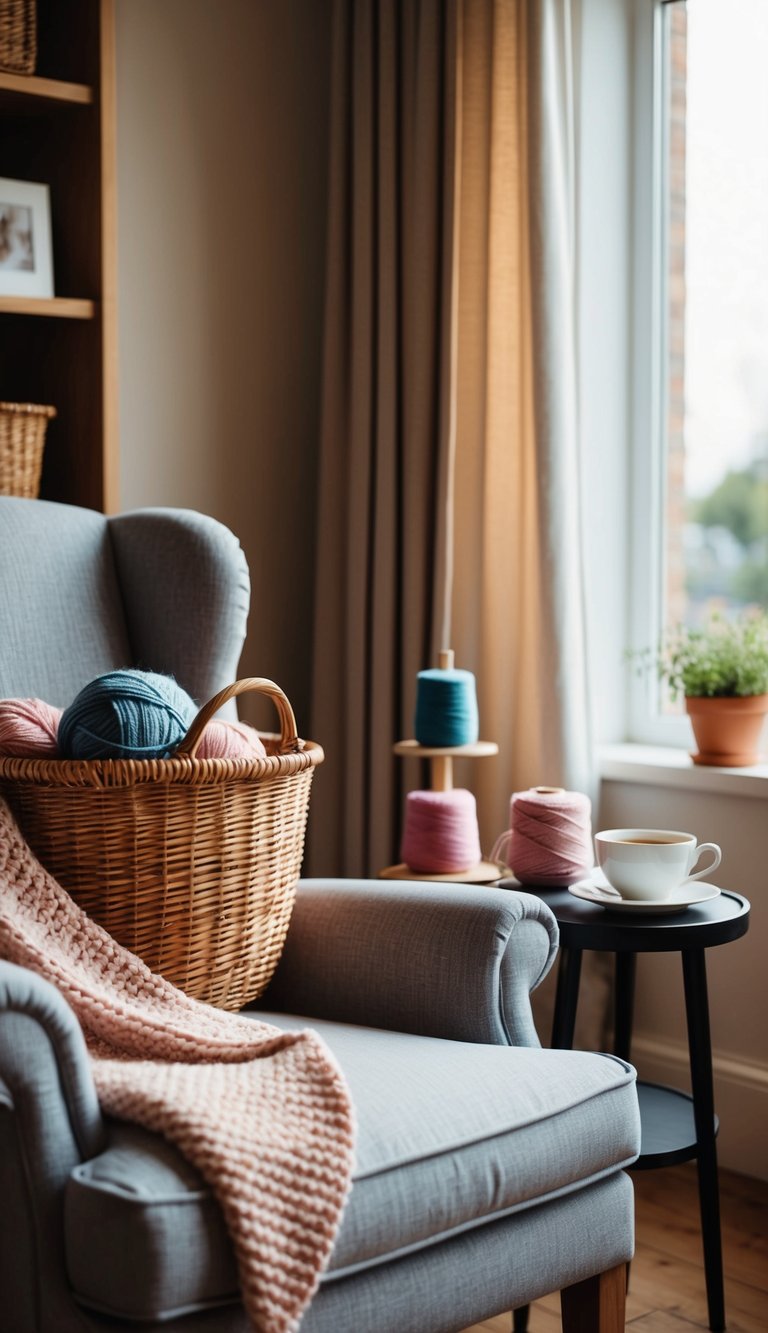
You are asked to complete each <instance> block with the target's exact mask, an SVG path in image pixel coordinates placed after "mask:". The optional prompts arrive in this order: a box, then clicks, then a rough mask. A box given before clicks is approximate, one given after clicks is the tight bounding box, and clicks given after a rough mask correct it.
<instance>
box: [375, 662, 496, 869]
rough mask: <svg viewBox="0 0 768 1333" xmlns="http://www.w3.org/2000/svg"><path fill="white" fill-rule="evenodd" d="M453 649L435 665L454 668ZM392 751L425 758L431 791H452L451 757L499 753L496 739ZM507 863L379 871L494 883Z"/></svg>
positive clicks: (409, 745) (399, 745)
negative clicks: (420, 871)
mask: <svg viewBox="0 0 768 1333" xmlns="http://www.w3.org/2000/svg"><path fill="white" fill-rule="evenodd" d="M453 661H454V654H453V649H452V648H444V649H443V650H442V651H441V652H440V653H439V654H438V663H437V664H438V667H439V668H440V669H441V670H442V671H450V670H451V669H452V667H453ZM392 748H393V750H394V753H395V754H397V755H400V756H401V757H405V758H411V759H428V760H429V767H430V788H431V790H432V791H453V761H454V759H485V758H487V756H488V755H493V754H498V753H499V747H498V745H497V744H496V742H495V741H475V742H474V743H473V744H472V745H446V746H437V745H434V746H433V745H419V743H418V741H413V740H410V741H397V742H396V744H395V745H394V746H393V747H392ZM509 873H510V872H509V869H508V867H507V866H504V865H501V864H500V863H499V862H497V861H479V862H478V863H477V865H475V866H472V867H471V868H470V869H469V870H454V871H451V872H450V873H449V874H443V875H438V874H432V875H417V874H416V872H415V871H413V870H411V868H410V866H407V865H405V863H404V862H403V863H401V864H400V865H396V866H387V868H386V869H385V870H380V871H379V879H412V880H423V881H424V882H429V881H438V880H439V881H441V882H445V883H448V884H493V883H495V881H496V880H497V879H501V878H502V877H503V876H504V875H508V874H509Z"/></svg>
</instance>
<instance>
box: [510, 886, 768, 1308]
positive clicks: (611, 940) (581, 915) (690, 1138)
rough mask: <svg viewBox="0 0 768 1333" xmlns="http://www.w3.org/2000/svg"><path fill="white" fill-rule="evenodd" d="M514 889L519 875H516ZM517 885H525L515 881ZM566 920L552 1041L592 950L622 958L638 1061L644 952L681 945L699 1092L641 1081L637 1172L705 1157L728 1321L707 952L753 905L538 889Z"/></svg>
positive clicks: (622, 993)
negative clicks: (604, 899) (680, 903)
mask: <svg viewBox="0 0 768 1333" xmlns="http://www.w3.org/2000/svg"><path fill="white" fill-rule="evenodd" d="M509 885H510V887H512V882H511V881H510V882H509ZM515 887H523V886H519V885H517V884H516V883H515ZM536 892H537V895H538V896H539V897H541V898H543V899H544V901H545V902H546V903H547V905H548V906H549V907H550V908H551V909H552V911H553V913H554V915H555V917H556V918H557V922H558V925H559V927H560V963H559V971H558V978H557V994H556V998H555V1015H554V1022H553V1027H552V1045H553V1047H560V1048H561V1049H570V1048H571V1047H572V1045H573V1034H574V1027H575V1022H576V1007H577V1004H578V998H579V980H580V976H581V956H582V953H583V951H584V950H585V949H594V950H600V951H601V952H608V953H614V954H615V956H616V982H615V994H614V1005H615V1027H614V1054H616V1055H618V1056H620V1057H621V1058H622V1059H623V1060H627V1061H628V1060H629V1059H630V1049H631V1042H632V1017H633V1005H634V989H635V965H636V960H637V955H638V953H672V952H677V951H679V952H680V953H681V955H682V961H683V986H684V992H685V1011H686V1021H687V1026H688V1052H689V1057H690V1066H691V1088H692V1096H689V1095H688V1094H687V1093H684V1092H680V1091H677V1090H676V1089H674V1088H665V1087H661V1086H659V1085H658V1084H653V1083H643V1082H638V1087H637V1090H638V1099H639V1102H640V1118H641V1125H642V1134H641V1145H640V1156H639V1158H638V1159H637V1162H636V1163H635V1164H634V1167H633V1170H643V1169H645V1170H650V1169H651V1168H655V1167H660V1166H671V1165H672V1164H673V1163H676V1162H687V1161H691V1160H692V1159H694V1158H695V1159H696V1162H697V1167H698V1178H699V1205H700V1210H701V1234H702V1241H703V1248H704V1271H705V1276H706V1285H707V1304H708V1309H709V1327H710V1328H711V1329H712V1330H715V1331H716V1333H721V1330H723V1329H724V1328H725V1298H724V1292H723V1256H722V1244H721V1237H720V1197H719V1190H718V1180H717V1149H716V1146H715V1136H716V1134H717V1130H718V1121H717V1118H716V1116H715V1106H714V1092H713V1086H712V1047H711V1042H710V1033H709V1006H708V1001H707V974H706V965H705V960H704V951H705V949H710V948H712V947H713V946H714V945H717V944H728V943H729V941H730V940H736V939H739V937H740V936H742V935H745V934H746V932H747V929H748V927H749V911H750V905H749V903H748V901H747V899H746V898H742V897H741V895H740V894H738V893H731V892H729V891H726V890H723V892H722V893H721V894H720V895H719V897H717V898H713V899H710V900H709V901H708V902H705V903H698V904H696V905H695V906H692V907H688V908H687V909H686V910H685V911H683V912H675V913H656V912H653V913H651V912H648V911H647V910H644V911H642V912H637V913H634V912H629V911H627V910H625V909H620V910H617V911H612V910H611V909H610V908H604V907H600V906H599V905H598V904H596V903H594V904H593V903H588V902H586V901H584V900H583V899H580V898H575V897H574V896H573V894H571V893H569V892H568V890H567V889H537V890H536Z"/></svg>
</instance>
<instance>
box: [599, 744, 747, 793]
mask: <svg viewBox="0 0 768 1333" xmlns="http://www.w3.org/2000/svg"><path fill="white" fill-rule="evenodd" d="M597 763H598V772H599V774H600V777H601V778H602V779H603V780H606V779H607V780H608V781H611V782H640V783H645V784H648V785H649V786H654V787H676V788H677V789H678V790H679V789H680V788H685V790H686V791H703V792H721V793H723V794H724V795H727V796H757V797H763V798H764V799H765V798H768V764H755V765H754V766H753V767H751V768H705V767H704V766H703V765H699V764H694V763H693V761H692V759H691V756H690V754H689V753H688V751H687V750H677V749H674V748H673V747H671V746H662V745H635V744H631V743H625V744H623V745H603V746H601V747H600V748H599V750H598V756H597Z"/></svg>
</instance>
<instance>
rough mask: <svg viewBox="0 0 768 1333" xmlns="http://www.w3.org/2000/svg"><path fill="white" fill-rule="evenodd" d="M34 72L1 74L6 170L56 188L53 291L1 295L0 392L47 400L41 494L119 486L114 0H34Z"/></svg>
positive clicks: (84, 499) (69, 496) (82, 499)
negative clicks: (50, 412)
mask: <svg viewBox="0 0 768 1333" xmlns="http://www.w3.org/2000/svg"><path fill="white" fill-rule="evenodd" d="M37 11H38V57H37V65H36V69H35V73H34V74H33V75H29V76H25V75H18V74H8V73H2V72H0V176H2V177H7V178H9V179H12V180H24V181H34V182H38V183H42V184H46V185H48V187H49V191H50V202H51V238H52V244H53V275H54V292H55V295H54V296H53V297H52V298H50V299H43V298H32V297H26V296H25V297H22V296H0V399H2V400H6V401H11V402H37V403H50V404H52V405H53V406H54V407H55V408H56V411H57V415H56V418H55V420H53V421H52V422H51V423H50V425H49V427H48V431H47V435H46V449H45V456H44V463H43V478H42V484H41V497H42V498H43V499H50V500H60V501H64V502H67V503H70V504H81V505H85V506H88V507H90V508H94V509H103V510H107V511H110V510H114V509H116V508H117V505H118V495H117V350H116V349H117V337H116V316H117V310H116V284H117V278H116V253H115V229H116V222H115V212H116V204H115V105H114V103H115V69H114V65H115V61H114V6H113V0H67V3H66V4H62V3H61V0H37Z"/></svg>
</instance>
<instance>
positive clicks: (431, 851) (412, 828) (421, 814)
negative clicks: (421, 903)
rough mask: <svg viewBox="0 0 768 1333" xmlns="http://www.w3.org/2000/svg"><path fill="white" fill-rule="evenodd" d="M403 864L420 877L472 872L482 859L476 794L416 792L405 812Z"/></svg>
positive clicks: (410, 796)
mask: <svg viewBox="0 0 768 1333" xmlns="http://www.w3.org/2000/svg"><path fill="white" fill-rule="evenodd" d="M400 855H401V857H402V860H403V861H404V862H405V864H406V865H407V866H409V867H410V869H411V870H413V871H414V873H415V874H417V875H438V874H439V875H447V874H451V873H457V872H459V871H466V870H471V869H472V867H473V866H476V865H477V863H478V861H480V860H481V859H482V857H481V852H480V834H479V831H478V827H477V804H476V802H475V798H474V796H473V795H472V792H470V791H466V790H465V789H464V788H461V787H459V788H457V789H455V790H454V791H412V792H409V793H408V796H407V798H406V808H405V827H404V829H403V837H402V842H401V844H400Z"/></svg>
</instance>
